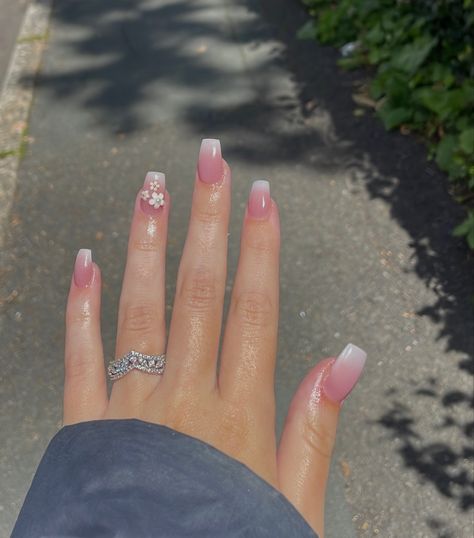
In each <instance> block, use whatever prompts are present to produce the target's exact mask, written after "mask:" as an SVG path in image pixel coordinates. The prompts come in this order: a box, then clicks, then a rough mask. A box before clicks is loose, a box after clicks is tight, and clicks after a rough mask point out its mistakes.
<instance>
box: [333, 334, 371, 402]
mask: <svg viewBox="0 0 474 538" xmlns="http://www.w3.org/2000/svg"><path fill="white" fill-rule="evenodd" d="M366 358H367V353H366V352H365V351H364V350H363V349H360V347H357V346H355V345H354V344H348V345H347V346H346V347H345V348H344V350H343V352H342V353H341V354H340V355H339V357H338V358H337V359H336V360H335V362H334V363H333V365H332V367H331V371H330V373H329V375H328V376H327V378H326V379H325V380H324V383H323V390H324V392H325V394H326V396H327V397H328V398H329V399H330V400H333V401H335V402H342V401H343V400H344V399H345V398H347V396H348V395H349V393H350V392H351V391H352V389H353V388H354V387H355V385H356V383H357V381H358V379H359V377H360V374H361V373H362V370H363V368H364V364H365V359H366Z"/></svg>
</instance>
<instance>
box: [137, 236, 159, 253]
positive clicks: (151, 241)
mask: <svg viewBox="0 0 474 538" xmlns="http://www.w3.org/2000/svg"><path fill="white" fill-rule="evenodd" d="M130 246H131V248H132V249H133V250H136V251H138V252H156V251H157V250H158V248H159V246H160V241H159V239H158V236H155V237H154V238H144V237H141V238H135V239H132V241H131V243H130Z"/></svg>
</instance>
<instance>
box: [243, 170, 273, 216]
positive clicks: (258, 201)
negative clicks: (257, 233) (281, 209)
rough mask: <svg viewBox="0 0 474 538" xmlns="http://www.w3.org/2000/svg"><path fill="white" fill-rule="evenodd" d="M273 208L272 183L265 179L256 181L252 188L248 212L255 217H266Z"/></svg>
mask: <svg viewBox="0 0 474 538" xmlns="http://www.w3.org/2000/svg"><path fill="white" fill-rule="evenodd" d="M270 209H271V198H270V183H269V182H268V181H265V180H264V179H259V180H258V181H254V182H253V185H252V189H251V190H250V196H249V202H248V214H249V216H250V217H252V218H254V219H265V218H267V217H268V216H269V214H270Z"/></svg>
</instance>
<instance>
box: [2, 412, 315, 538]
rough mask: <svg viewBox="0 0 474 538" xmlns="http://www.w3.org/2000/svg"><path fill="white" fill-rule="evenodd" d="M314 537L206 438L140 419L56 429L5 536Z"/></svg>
mask: <svg viewBox="0 0 474 538" xmlns="http://www.w3.org/2000/svg"><path fill="white" fill-rule="evenodd" d="M191 536H197V537H206V538H214V537H216V538H217V537H232V538H234V537H235V538H237V537H239V538H240V537H242V538H243V537H255V538H270V537H271V538H278V537H282V538H317V536H316V534H315V533H314V532H313V531H312V529H311V528H310V527H309V526H308V524H307V523H306V521H305V520H304V519H303V518H302V517H301V516H300V515H299V513H298V512H297V511H296V509H295V508H294V507H293V506H292V505H291V504H290V503H289V502H288V501H287V500H286V499H285V497H283V495H281V494H280V493H279V492H278V491H277V490H276V489H274V488H273V487H272V486H270V485H269V484H267V483H266V482H265V481H264V480H262V479H261V478H259V477H258V476H257V475H256V474H255V473H253V472H252V471H251V470H250V469H248V468H247V467H246V466H245V465H243V464H241V463H239V462H238V461H236V460H234V459H232V458H230V457H228V456H227V455H225V454H223V453H222V452H220V451H219V450H217V449H215V448H213V447H212V446H210V445H208V444H206V443H203V442H202V441H199V440H198V439H195V438H193V437H190V436H188V435H184V434H181V433H178V432H176V431H174V430H171V429H170V428H167V427H165V426H160V425H157V424H150V423H147V422H143V421H140V420H135V419H130V420H100V421H91V422H83V423H80V424H75V425H73V426H66V427H64V428H62V429H61V430H60V431H59V432H58V433H57V434H56V435H55V437H54V438H53V439H52V441H51V442H50V444H49V446H48V448H47V450H46V453H45V454H44V456H43V459H42V461H41V463H40V465H39V467H38V470H37V471H36V475H35V477H34V479H33V482H32V484H31V487H30V490H29V492H28V494H27V496H26V499H25V502H24V505H23V507H22V509H21V512H20V515H19V516H18V520H17V522H16V525H15V528H14V530H13V534H12V537H13V538H25V537H28V538H29V537H34V538H39V537H42V538H53V537H54V538H66V537H67V538H73V537H74V538H76V537H77V538H78V537H81V538H82V537H84V538H86V537H87V538H95V537H101V538H128V537H133V538H142V537H143V538H145V537H167V538H168V537H169V538H179V537H191Z"/></svg>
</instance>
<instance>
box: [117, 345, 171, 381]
mask: <svg viewBox="0 0 474 538" xmlns="http://www.w3.org/2000/svg"><path fill="white" fill-rule="evenodd" d="M165 365H166V356H165V355H146V354H145V353H140V352H139V351H133V350H132V351H129V352H128V353H127V354H126V355H124V356H123V357H120V358H119V359H116V360H114V361H111V362H110V364H109V365H108V367H107V372H108V374H109V378H110V379H111V380H112V381H115V380H116V379H120V378H121V377H123V376H124V375H125V374H128V372H130V371H131V370H133V369H134V368H135V369H137V370H141V371H142V372H146V373H148V374H155V375H162V374H163V372H164V370H165Z"/></svg>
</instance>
